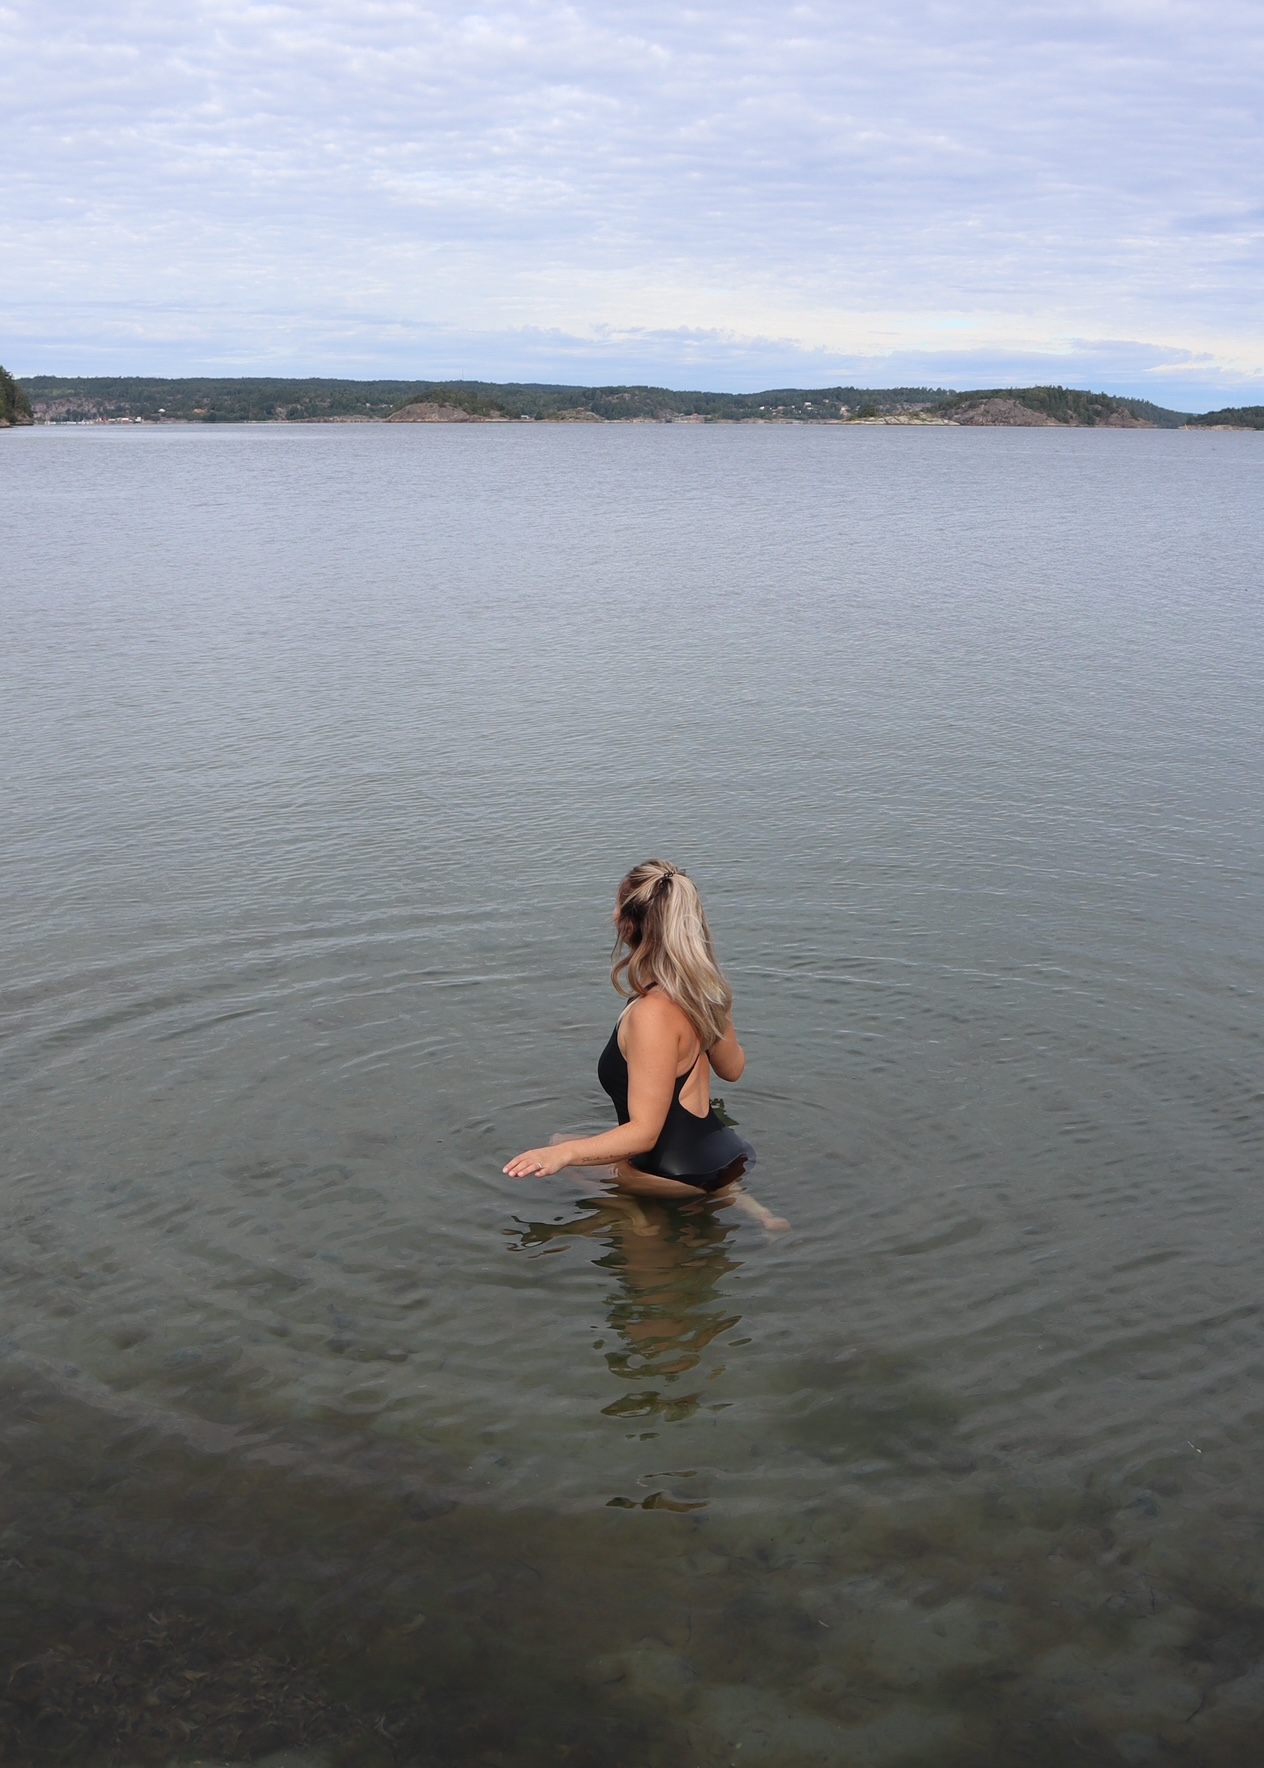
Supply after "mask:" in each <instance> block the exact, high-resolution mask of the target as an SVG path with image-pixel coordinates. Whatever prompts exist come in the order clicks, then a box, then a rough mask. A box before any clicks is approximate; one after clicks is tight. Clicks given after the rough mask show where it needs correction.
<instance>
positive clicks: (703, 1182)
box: [504, 859, 788, 1228]
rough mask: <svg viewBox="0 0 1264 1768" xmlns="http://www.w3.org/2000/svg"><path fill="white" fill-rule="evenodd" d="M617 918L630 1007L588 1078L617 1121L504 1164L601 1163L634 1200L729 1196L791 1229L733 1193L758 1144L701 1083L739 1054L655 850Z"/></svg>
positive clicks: (702, 938) (680, 894)
mask: <svg viewBox="0 0 1264 1768" xmlns="http://www.w3.org/2000/svg"><path fill="white" fill-rule="evenodd" d="M614 924H615V933H616V944H615V953H616V959H617V961H616V963H615V966H614V968H613V970H612V971H611V973H610V974H611V981H612V982H613V983H614V985H615V987H616V988H617V989H618V991H619V993H620V994H622V995H624V996H626V997H628V998H629V1000H630V1005H629V1006H628V1007H626V1008H625V1010H624V1012H623V1014H622V1016H621V1017H620V1019H619V1021H618V1024H617V1025H616V1026H615V1028H614V1030H613V1031H612V1032H611V1034H610V1041H609V1043H608V1044H607V1045H606V1047H605V1049H604V1050H603V1051H602V1053H601V1060H600V1061H599V1062H598V1064H597V1078H598V1080H599V1081H600V1082H601V1084H602V1086H603V1087H604V1088H605V1090H606V1092H607V1093H609V1095H610V1098H611V1100H612V1102H613V1104H614V1108H615V1115H616V1116H617V1118H618V1120H619V1125H618V1128H617V1129H613V1130H607V1131H606V1133H605V1134H604V1135H600V1136H581V1137H577V1138H573V1139H568V1140H558V1141H555V1142H554V1143H552V1144H551V1145H550V1146H549V1147H547V1148H528V1150H527V1151H526V1153H525V1154H519V1155H518V1156H517V1158H516V1159H514V1160H511V1161H510V1162H509V1164H508V1166H506V1167H505V1169H504V1170H505V1171H506V1172H507V1173H508V1174H509V1176H510V1177H511V1178H515V1179H525V1178H528V1177H531V1176H532V1175H537V1174H538V1175H540V1176H542V1177H543V1176H546V1175H548V1174H550V1173H556V1172H560V1171H561V1170H562V1168H563V1167H577V1166H604V1167H610V1168H613V1173H614V1178H615V1182H616V1184H617V1185H618V1187H619V1189H620V1190H621V1191H623V1192H625V1193H629V1194H630V1195H631V1196H632V1197H659V1198H675V1199H679V1200H681V1201H684V1200H686V1199H688V1198H699V1197H711V1196H720V1197H722V1198H723V1199H724V1200H725V1201H729V1200H730V1198H732V1200H734V1201H740V1202H742V1203H743V1204H744V1205H745V1207H746V1208H747V1209H749V1210H750V1211H751V1213H752V1214H754V1215H756V1216H757V1217H758V1218H759V1220H760V1221H762V1222H763V1223H764V1225H765V1226H766V1227H769V1228H773V1227H777V1228H781V1227H786V1226H788V1224H787V1223H785V1222H783V1221H781V1220H780V1219H779V1218H778V1217H776V1216H773V1215H771V1214H770V1213H769V1212H768V1211H767V1210H765V1209H763V1208H762V1207H761V1206H760V1205H759V1204H757V1203H755V1201H754V1199H753V1198H749V1197H746V1196H745V1195H744V1194H739V1193H735V1192H734V1191H733V1190H732V1187H733V1186H734V1185H735V1184H736V1181H737V1180H738V1179H739V1178H740V1177H741V1176H742V1174H743V1173H744V1172H745V1171H746V1169H747V1167H749V1166H753V1165H754V1161H755V1151H754V1149H753V1148H752V1147H751V1145H750V1143H749V1142H745V1141H743V1139H742V1138H741V1136H739V1135H738V1134H737V1132H736V1130H734V1129H733V1128H732V1126H731V1125H729V1124H726V1123H725V1122H724V1121H723V1119H722V1118H720V1117H719V1116H718V1115H717V1114H716V1111H715V1109H714V1108H713V1106H712V1104H711V1088H710V1081H711V1076H712V1074H713V1073H714V1074H718V1075H719V1077H720V1079H721V1080H725V1081H737V1080H740V1079H741V1077H742V1073H743V1070H744V1069H745V1067H746V1055H745V1052H744V1051H743V1049H742V1046H741V1044H739V1043H738V1041H737V1034H736V1032H735V1031H734V1030H733V1019H732V1005H733V991H732V989H731V988H730V987H729V985H728V983H727V982H726V981H725V979H724V976H723V974H722V973H721V971H720V967H719V965H718V964H717V963H716V961H715V952H714V951H713V949H712V946H711V931H710V928H709V927H708V926H707V918H706V916H705V915H704V913H703V912H702V901H701V899H700V897H699V895H698V891H697V888H696V886H695V885H694V882H693V880H692V879H691V878H690V877H688V876H687V874H686V873H684V872H682V871H680V870H679V869H678V867H676V866H673V865H668V864H667V862H666V861H665V860H661V859H651V860H646V862H645V864H644V865H640V866H635V867H634V868H633V869H632V871H630V872H629V873H628V875H627V877H626V878H625V879H624V880H623V882H622V883H621V884H620V886H619V893H618V896H617V898H616V900H615V910H614ZM620 951H622V952H623V955H622V956H621V957H620V956H619V955H618V954H619V952H620ZM637 1213H638V1215H639V1214H640V1212H639V1211H638V1212H637Z"/></svg>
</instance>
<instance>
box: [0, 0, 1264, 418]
mask: <svg viewBox="0 0 1264 1768" xmlns="http://www.w3.org/2000/svg"><path fill="white" fill-rule="evenodd" d="M0 82H2V83H3V91H2V94H0V96H2V98H3V126H2V128H0V229H2V233H0V362H4V363H5V364H6V366H9V367H11V368H12V369H14V370H16V371H17V372H22V373H25V372H62V373H85V372H95V373H120V372H128V373H146V372H148V373H194V372H202V371H209V372H219V373H238V372H240V373H270V372H279V373H287V374H288V373H313V374H354V375H366V376H367V375H378V374H382V375H400V376H426V375H435V376H443V375H470V376H477V377H481V378H487V379H529V380H541V379H558V380H570V381H585V382H592V381H598V382H600V381H626V380H636V381H654V382H660V383H666V384H669V385H675V386H680V387H725V388H756V387H763V386H769V385H822V384H826V383H830V382H836V381H844V382H852V381H856V382H859V383H861V384H869V385H890V384H935V385H951V386H958V387H965V386H987V385H996V384H1004V383H1026V382H1031V381H1061V382H1063V383H1065V384H1067V385H1074V386H1092V387H1094V388H1097V387H1100V388H1105V389H1107V390H1110V391H1117V392H1130V393H1140V394H1143V395H1145V396H1146V397H1150V398H1154V399H1156V400H1159V401H1160V402H1161V403H1164V404H1172V405H1176V406H1179V407H1184V408H1187V409H1202V408H1205V407H1206V406H1208V405H1214V404H1225V403H1244V402H1252V403H1254V402H1257V401H1259V400H1261V399H1264V4H1261V0H1250V3H1241V0H1220V3H1209V4H1184V3H1180V0H1172V3H1167V0H1131V3H1124V0H1120V3H1113V0H1106V3H1097V4H1077V3H1076V0H1061V3H1058V4H1048V5H1038V4H1026V3H1021V0H1010V3H998V0H970V3H969V4H957V3H955V0H945V3H943V4H926V3H924V0H865V4H854V3H853V0H837V3H834V4H812V5H803V6H794V5H785V4H773V3H772V0H725V3H724V4H723V5H710V4H708V5H702V6H695V7H688V6H686V7H682V6H680V5H668V4H659V3H658V0H650V3H646V0H623V3H622V4H613V3H607V0H576V3H575V4H571V5H562V4H557V3H556V0H534V3H533V0H506V3H504V4H499V5H498V4H490V5H487V6H486V7H485V8H483V9H482V10H478V11H472V10H470V11H467V10H464V9H463V8H462V7H461V6H459V5H451V6H438V7H428V6H423V5H415V4H411V3H410V0H372V3H369V0H361V3H359V4H355V3H352V0H308V3H307V4H302V5H288V4H268V5H264V4H259V5H252V4H248V3H245V0H178V3H177V0H99V3H93V0H38V4H36V3H35V0H17V3H16V4H13V3H11V0H10V3H8V4H6V3H5V0H0Z"/></svg>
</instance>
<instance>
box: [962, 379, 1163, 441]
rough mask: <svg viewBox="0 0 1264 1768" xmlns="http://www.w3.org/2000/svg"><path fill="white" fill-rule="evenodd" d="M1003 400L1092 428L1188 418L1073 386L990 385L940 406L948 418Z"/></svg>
mask: <svg viewBox="0 0 1264 1768" xmlns="http://www.w3.org/2000/svg"><path fill="white" fill-rule="evenodd" d="M992 400H1004V401H1006V402H1007V403H1009V404H1011V405H1018V406H1022V407H1025V408H1026V409H1027V410H1028V411H1031V412H1033V413H1034V414H1035V415H1036V416H1037V418H1038V419H1042V420H1043V421H1044V422H1046V423H1053V424H1065V425H1069V426H1075V427H1076V428H1085V429H1094V428H1097V427H1098V426H1100V425H1105V426H1108V427H1111V428H1115V427H1118V426H1119V424H1120V422H1121V421H1128V420H1131V421H1132V422H1135V423H1141V424H1152V425H1154V426H1155V427H1156V428H1158V429H1161V430H1179V429H1180V428H1181V426H1182V425H1183V424H1187V423H1188V422H1189V421H1190V420H1189V417H1188V416H1187V415H1186V413H1185V412H1182V411H1169V410H1168V409H1167V407H1166V406H1163V405H1152V404H1151V403H1150V401H1149V400H1148V399H1120V398H1116V396H1115V395H1114V394H1113V393H1081V392H1077V391H1076V390H1075V389H1074V388H1072V387H993V388H989V389H988V390H986V391H977V392H972V393H955V394H954V395H953V396H952V398H950V399H946V400H945V401H944V403H943V404H942V406H940V408H939V410H940V415H941V416H943V417H947V418H954V417H957V416H958V414H960V415H962V416H964V415H965V414H966V413H967V412H970V411H972V410H974V409H975V408H977V407H980V406H984V405H985V404H986V403H987V402H988V401H992Z"/></svg>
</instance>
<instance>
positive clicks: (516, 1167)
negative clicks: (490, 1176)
mask: <svg viewBox="0 0 1264 1768" xmlns="http://www.w3.org/2000/svg"><path fill="white" fill-rule="evenodd" d="M556 1170H557V1169H556V1167H555V1166H554V1165H553V1164H552V1162H551V1161H549V1160H548V1159H546V1158H545V1154H544V1150H543V1149H540V1148H528V1150H527V1152H526V1153H525V1154H519V1155H518V1156H517V1157H516V1159H514V1160H511V1161H509V1162H508V1164H507V1165H505V1166H503V1167H502V1168H501V1171H502V1172H504V1173H507V1174H508V1175H509V1177H510V1178H511V1179H528V1178H530V1177H531V1175H532V1174H533V1173H535V1174H538V1175H539V1176H540V1177H541V1178H547V1177H548V1175H549V1173H551V1172H555V1171H556Z"/></svg>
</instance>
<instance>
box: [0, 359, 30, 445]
mask: <svg viewBox="0 0 1264 1768" xmlns="http://www.w3.org/2000/svg"><path fill="white" fill-rule="evenodd" d="M32 422H34V419H33V418H32V416H31V406H30V401H29V400H28V399H27V396H26V389H25V388H24V387H23V386H22V385H21V383H20V382H18V381H15V380H14V378H13V376H12V375H11V374H10V373H9V371H8V369H7V368H0V429H6V430H8V429H12V427H13V426H14V425H15V424H29V423H32Z"/></svg>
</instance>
